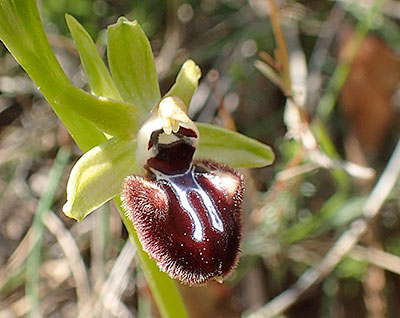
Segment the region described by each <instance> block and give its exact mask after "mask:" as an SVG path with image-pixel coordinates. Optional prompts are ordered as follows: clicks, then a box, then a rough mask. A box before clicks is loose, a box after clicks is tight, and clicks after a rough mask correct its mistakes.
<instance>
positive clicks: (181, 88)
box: [165, 60, 201, 113]
mask: <svg viewBox="0 0 400 318" xmlns="http://www.w3.org/2000/svg"><path fill="white" fill-rule="evenodd" d="M200 77H201V70H200V67H199V66H198V65H197V64H196V63H195V62H194V61H192V60H187V61H186V62H185V63H184V64H183V65H182V68H181V70H180V71H179V74H178V76H177V77H176V80H175V84H174V85H173V86H172V87H171V89H170V90H169V92H168V93H167V94H166V95H165V97H167V96H178V97H179V98H180V99H181V100H182V101H183V102H184V103H185V105H186V107H187V108H189V105H190V101H191V100H192V96H193V94H194V92H195V90H196V89H197V86H198V84H199V79H200ZM185 112H186V113H187V109H186V110H185Z"/></svg>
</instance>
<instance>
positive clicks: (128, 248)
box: [94, 240, 136, 318]
mask: <svg viewBox="0 0 400 318" xmlns="http://www.w3.org/2000/svg"><path fill="white" fill-rule="evenodd" d="M135 251H136V249H135V247H134V246H133V244H132V243H131V241H130V240H127V241H126V242H125V245H124V247H123V249H122V251H121V253H120V254H119V256H118V258H117V260H116V261H115V264H114V266H113V268H112V270H111V273H110V276H109V277H108V279H107V281H106V282H105V283H104V284H103V287H102V289H101V292H100V296H99V300H98V301H97V302H96V304H95V306H94V308H95V313H96V314H98V312H99V311H100V309H101V308H102V307H104V308H105V309H106V310H108V311H109V312H110V313H111V314H113V315H115V317H126V318H130V317H133V315H132V314H131V313H130V312H129V311H128V312H126V311H125V310H122V309H123V306H121V295H122V293H123V292H124V290H125V288H126V287H127V285H128V282H129V275H130V272H129V266H130V264H131V263H132V260H133V258H134V256H135ZM121 311H123V312H121Z"/></svg>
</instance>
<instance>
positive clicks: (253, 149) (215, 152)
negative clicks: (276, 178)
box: [195, 123, 275, 168]
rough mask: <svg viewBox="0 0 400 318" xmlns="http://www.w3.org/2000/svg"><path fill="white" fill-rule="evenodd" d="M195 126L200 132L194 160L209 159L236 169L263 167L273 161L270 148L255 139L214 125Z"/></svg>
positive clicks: (199, 124) (201, 124)
mask: <svg viewBox="0 0 400 318" xmlns="http://www.w3.org/2000/svg"><path fill="white" fill-rule="evenodd" d="M196 126H197V128H198V129H199V132H200V144H199V146H198V148H197V150H196V153H195V157H196V158H209V159H213V160H215V161H217V162H221V163H224V164H227V165H230V166H232V167H237V168H250V167H253V168H255V167H264V166H268V165H270V164H271V163H272V162H273V161H274V158H275V155H274V152H273V151H272V149H271V147H270V146H267V145H265V144H263V143H261V142H259V141H257V140H255V139H252V138H249V137H246V136H244V135H242V134H239V133H237V132H234V131H231V130H228V129H224V128H221V127H218V126H215V125H210V124H203V123H196Z"/></svg>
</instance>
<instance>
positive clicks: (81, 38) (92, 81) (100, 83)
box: [65, 14, 122, 100]
mask: <svg viewBox="0 0 400 318" xmlns="http://www.w3.org/2000/svg"><path fill="white" fill-rule="evenodd" d="M65 19H66V21H67V24H68V28H69V30H70V31H71V35H72V38H73V39H74V41H75V44H76V47H77V49H78V52H79V56H80V57H81V61H82V65H83V68H84V70H85V73H86V76H87V78H88V82H89V85H90V88H91V90H92V92H93V94H95V95H97V96H104V97H109V98H113V99H116V100H122V97H121V95H120V93H119V92H118V89H117V87H116V86H115V84H114V81H113V79H112V78H111V75H110V73H109V71H108V69H107V67H106V65H105V64H104V62H103V60H102V59H101V57H100V55H99V53H98V51H97V49H96V46H95V45H94V43H93V40H92V38H91V37H90V35H89V33H87V32H86V30H85V29H84V28H83V26H82V25H81V24H79V22H78V21H77V20H76V19H75V18H74V17H72V16H71V15H69V14H66V15H65Z"/></svg>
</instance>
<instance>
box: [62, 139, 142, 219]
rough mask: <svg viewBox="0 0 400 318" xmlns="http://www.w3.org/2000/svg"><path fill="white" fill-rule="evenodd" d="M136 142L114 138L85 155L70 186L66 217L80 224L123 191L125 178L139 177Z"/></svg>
mask: <svg viewBox="0 0 400 318" xmlns="http://www.w3.org/2000/svg"><path fill="white" fill-rule="evenodd" d="M135 154H136V140H134V139H132V140H121V139H119V138H115V137H114V138H111V139H109V140H107V141H106V142H104V143H102V144H101V145H99V146H97V147H94V148H92V149H91V150H89V151H88V152H87V153H85V154H84V155H83V156H82V157H81V158H80V159H79V160H78V162H77V163H76V164H75V166H74V167H73V168H72V171H71V174H70V177H69V180H68V184H67V203H65V205H64V207H63V212H64V213H65V215H66V216H68V217H70V218H74V219H76V220H78V221H81V220H82V219H84V218H85V217H86V216H87V215H88V214H89V213H90V212H92V211H93V210H95V209H96V208H98V207H100V206H101V205H102V204H104V203H105V202H107V201H108V200H110V199H112V198H113V197H115V196H116V195H118V194H119V193H120V192H121V187H122V183H123V181H124V179H125V177H126V176H128V175H131V174H137V173H138V172H139V171H140V169H139V168H138V166H137V165H136V155H135Z"/></svg>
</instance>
